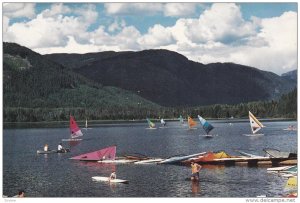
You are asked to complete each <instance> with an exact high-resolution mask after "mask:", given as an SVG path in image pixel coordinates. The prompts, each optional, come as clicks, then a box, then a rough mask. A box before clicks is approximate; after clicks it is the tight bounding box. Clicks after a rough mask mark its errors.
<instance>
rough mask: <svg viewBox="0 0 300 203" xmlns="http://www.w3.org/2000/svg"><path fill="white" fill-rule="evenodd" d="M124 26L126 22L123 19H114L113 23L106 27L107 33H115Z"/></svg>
mask: <svg viewBox="0 0 300 203" xmlns="http://www.w3.org/2000/svg"><path fill="white" fill-rule="evenodd" d="M125 26H126V22H125V21H124V20H123V19H122V20H118V19H115V20H114V22H113V23H112V24H110V25H109V26H108V31H109V32H116V31H119V30H121V29H122V28H124V27H125Z"/></svg>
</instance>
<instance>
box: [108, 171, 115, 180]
mask: <svg viewBox="0 0 300 203" xmlns="http://www.w3.org/2000/svg"><path fill="white" fill-rule="evenodd" d="M116 178H117V175H116V172H115V171H113V172H112V173H111V174H110V176H109V180H114V179H116Z"/></svg>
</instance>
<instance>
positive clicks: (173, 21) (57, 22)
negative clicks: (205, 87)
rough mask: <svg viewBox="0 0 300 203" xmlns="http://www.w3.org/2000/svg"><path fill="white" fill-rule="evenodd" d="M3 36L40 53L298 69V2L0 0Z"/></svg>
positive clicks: (272, 68)
mask: <svg viewBox="0 0 300 203" xmlns="http://www.w3.org/2000/svg"><path fill="white" fill-rule="evenodd" d="M2 14H3V15H2V18H3V29H2V31H3V41H5V42H15V43H18V44H20V45H22V46H26V47H28V48H30V49H32V50H34V51H36V52H38V53H40V54H50V53H88V52H101V51H140V50H145V49H168V50H170V51H175V52H178V53H180V54H182V55H184V56H186V57H187V58H188V59H190V60H193V61H196V62H199V63H203V64H208V63H214V62H232V63H238V64H243V65H248V66H252V67H255V68H259V69H261V70H266V71H271V72H274V73H276V74H278V75H280V74H282V73H285V72H288V71H291V70H294V69H297V3H238V2H236V3H195V2H191V3H168V2H164V3H145V2H144V3H141V2H140V3H24V2H23V3H3V5H2Z"/></svg>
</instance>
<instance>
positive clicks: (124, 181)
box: [92, 176, 129, 183]
mask: <svg viewBox="0 0 300 203" xmlns="http://www.w3.org/2000/svg"><path fill="white" fill-rule="evenodd" d="M92 179H93V180H94V181H102V182H111V183H129V181H128V180H122V179H113V180H109V177H102V176H93V177H92Z"/></svg>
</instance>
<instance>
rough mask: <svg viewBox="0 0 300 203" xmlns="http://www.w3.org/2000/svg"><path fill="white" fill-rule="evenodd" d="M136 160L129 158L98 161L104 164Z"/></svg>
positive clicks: (125, 162)
mask: <svg viewBox="0 0 300 203" xmlns="http://www.w3.org/2000/svg"><path fill="white" fill-rule="evenodd" d="M135 161H136V160H128V159H119V160H118V159H117V160H101V161H98V163H103V164H127V163H132V162H135Z"/></svg>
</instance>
